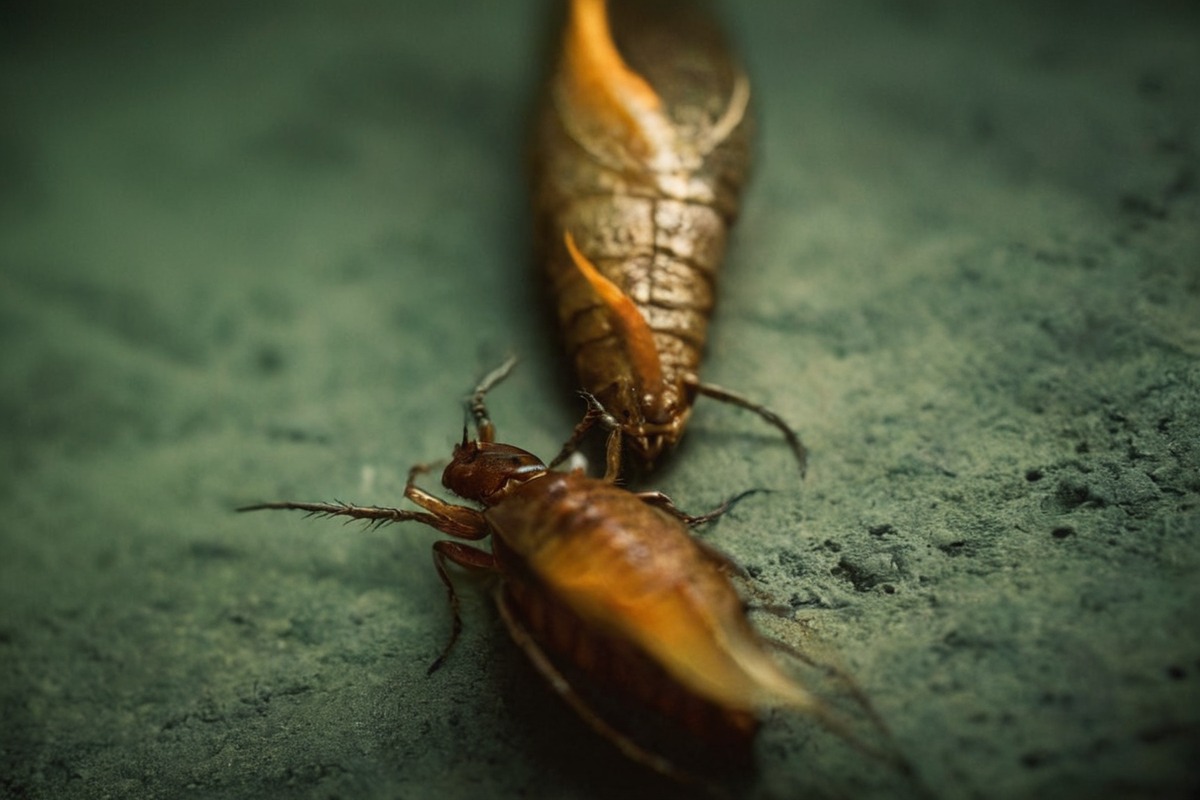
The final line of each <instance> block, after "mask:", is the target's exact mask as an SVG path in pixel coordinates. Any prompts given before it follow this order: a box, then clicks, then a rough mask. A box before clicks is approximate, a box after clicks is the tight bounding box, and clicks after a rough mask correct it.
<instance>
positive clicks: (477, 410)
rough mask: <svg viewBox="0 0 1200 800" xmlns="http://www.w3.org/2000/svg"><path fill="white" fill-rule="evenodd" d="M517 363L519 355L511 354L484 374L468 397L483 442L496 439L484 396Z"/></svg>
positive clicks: (476, 432) (472, 415)
mask: <svg viewBox="0 0 1200 800" xmlns="http://www.w3.org/2000/svg"><path fill="white" fill-rule="evenodd" d="M516 363H517V357H516V356H509V357H508V358H507V359H506V360H505V362H504V363H503V364H501V365H500V366H498V367H496V368H495V369H494V370H492V371H491V372H489V373H488V374H487V375H484V376H483V380H481V381H480V382H479V385H478V386H476V387H475V391H473V392H472V393H471V396H470V397H468V398H467V412H468V413H469V414H470V415H471V418H472V419H473V420H474V421H475V435H476V437H477V438H478V439H479V441H481V442H494V441H496V426H495V425H494V424H492V419H491V417H489V416H488V412H487V405H486V404H485V402H484V397H485V396H486V395H487V393H488V392H490V391H491V390H492V389H493V388H494V387H495V386H496V384H498V383H499V382H500V381H502V380H504V379H505V378H507V377H508V373H510V372H512V368H513V367H514V366H516Z"/></svg>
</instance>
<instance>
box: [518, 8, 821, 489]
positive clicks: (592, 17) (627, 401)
mask: <svg viewBox="0 0 1200 800" xmlns="http://www.w3.org/2000/svg"><path fill="white" fill-rule="evenodd" d="M618 5H619V7H618V8H614V9H613V16H612V25H611V27H610V20H609V10H608V6H607V5H606V3H605V0H572V2H571V4H570V9H569V13H568V20H567V24H566V28H565V34H564V37H563V44H562V48H561V53H560V55H559V58H558V62H557V68H556V69H555V70H554V72H553V74H552V76H551V79H550V82H549V86H548V88H547V91H546V93H545V100H544V102H543V104H542V109H541V111H540V113H539V115H538V117H537V121H536V126H535V136H534V139H535V141H534V150H533V156H534V157H533V170H532V171H533V207H534V216H535V224H536V226H537V229H538V230H537V240H538V242H539V246H540V247H541V248H542V250H543V251H544V252H542V253H541V254H540V258H541V260H543V261H544V262H545V264H546V268H547V270H548V272H549V278H550V289H551V292H552V294H553V296H554V298H555V301H556V304H557V310H558V317H559V323H560V326H561V328H562V331H563V337H564V340H565V343H566V349H567V351H568V354H569V355H570V356H571V358H572V359H573V360H574V362H575V370H576V373H577V376H578V378H579V382H580V384H581V386H582V388H583V390H584V391H585V392H586V393H587V394H589V395H591V396H592V397H594V398H595V399H596V400H597V401H598V403H592V404H591V411H590V412H589V414H588V415H587V416H585V417H584V419H583V421H582V422H581V423H580V425H579V427H578V428H577V429H576V431H575V434H574V435H573V436H572V437H571V440H570V441H569V442H568V443H567V445H566V446H565V447H564V450H563V452H562V453H560V455H559V457H558V458H556V459H555V460H554V461H553V462H551V465H552V466H553V465H554V464H557V463H559V462H560V461H561V460H562V459H563V458H565V457H566V456H567V455H568V454H569V452H570V451H571V450H573V449H574V448H575V446H576V445H577V444H578V443H579V441H580V440H581V439H582V438H583V436H584V434H585V433H586V432H587V430H588V429H589V428H590V427H591V426H592V425H593V424H595V423H596V422H598V421H601V417H602V415H601V414H599V412H598V411H596V408H597V407H598V406H602V407H603V408H605V409H607V411H608V416H607V417H605V418H604V419H603V421H604V422H606V423H607V427H608V428H609V429H610V431H611V432H612V433H611V434H610V437H609V440H608V454H607V461H608V473H607V474H608V476H609V477H612V476H614V475H615V474H616V473H617V471H618V469H619V462H620V453H621V443H622V441H625V442H628V444H629V447H630V449H631V450H632V452H633V454H634V455H635V456H636V457H637V458H638V459H639V460H640V461H641V462H642V463H643V464H645V465H652V464H653V463H654V461H655V460H656V459H657V458H658V457H659V456H660V455H661V454H662V453H663V452H664V451H665V450H668V449H670V448H671V447H673V446H674V445H675V444H676V443H677V442H678V440H679V438H680V436H681V435H682V434H683V429H684V427H685V426H686V424H687V420H688V417H689V416H690V414H691V410H692V404H693V403H694V402H695V399H696V397H697V396H698V395H705V396H707V397H712V398H714V399H717V400H721V401H724V402H728V403H733V404H735V405H738V406H741V407H743V408H746V409H749V410H751V411H753V412H755V413H757V414H758V415H759V416H761V417H762V418H763V419H765V420H766V421H767V422H769V423H770V424H772V425H774V426H775V427H777V428H778V429H779V430H780V431H782V432H783V435H784V436H785V437H786V438H787V441H788V444H789V445H790V446H791V448H792V450H793V451H794V452H795V454H796V458H797V459H798V460H799V462H800V465H801V471H802V472H803V468H804V462H805V452H804V447H803V445H802V444H801V443H800V440H799V437H798V436H797V435H796V433H795V432H794V431H793V430H792V429H791V428H790V427H789V426H788V425H787V423H785V422H784V421H783V419H782V418H781V417H779V415H778V414H776V413H775V412H773V411H771V410H769V409H767V408H766V407H764V406H762V405H760V404H758V403H755V402H753V401H751V400H749V399H747V398H745V397H743V396H741V395H739V394H736V393H734V392H732V391H730V390H728V389H723V388H721V387H718V386H714V385H712V384H708V383H703V382H701V381H700V378H699V376H698V370H699V366H700V360H701V356H702V354H703V349H704V346H705V341H706V339H707V332H708V321H709V317H710V316H711V314H712V310H713V304H714V300H715V287H716V282H717V271H718V268H719V267H720V264H721V261H722V259H723V257H724V253H725V243H726V238H727V236H728V232H729V228H730V226H731V225H732V224H733V221H734V218H735V217H736V216H737V211H738V205H739V198H740V195H741V190H742V185H743V184H744V182H745V177H746V173H747V169H748V166H749V139H750V136H749V127H750V116H749V113H748V111H749V101H750V88H749V83H748V81H747V80H746V77H745V74H744V73H743V72H742V70H741V68H740V67H739V66H737V64H736V63H735V62H734V60H733V58H732V57H731V55H730V53H729V50H728V49H727V47H726V45H725V43H724V41H723V39H722V37H721V36H720V34H719V32H717V31H716V30H715V28H714V27H713V26H712V24H711V22H710V21H709V20H707V19H703V18H701V17H699V16H698V15H697V13H696V10H695V9H694V8H691V7H685V6H683V5H681V4H679V3H674V4H669V5H668V7H666V8H654V9H651V8H650V7H649V6H654V5H656V4H654V3H646V2H645V0H640V1H639V2H626V3H620V4H618ZM657 5H660V6H661V5H662V4H661V3H659V4H657ZM691 5H695V4H694V3H692V4H691Z"/></svg>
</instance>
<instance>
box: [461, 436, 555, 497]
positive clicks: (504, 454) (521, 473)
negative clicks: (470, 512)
mask: <svg viewBox="0 0 1200 800" xmlns="http://www.w3.org/2000/svg"><path fill="white" fill-rule="evenodd" d="M548 471H549V470H548V468H547V467H546V465H545V464H544V463H542V460H541V459H540V458H538V457H537V456H535V455H534V454H533V453H530V452H528V451H527V450H522V449H521V448H519V447H513V446H512V445H511V444H497V443H496V442H478V441H476V442H471V441H467V439H466V437H465V436H464V437H463V441H462V444H456V445H454V457H453V458H451V459H450V463H449V464H448V465H447V466H446V469H445V470H444V471H443V472H442V485H443V486H445V487H446V488H447V489H449V490H450V491H452V492H454V493H455V494H456V495H458V496H459V497H465V498H467V499H468V500H476V501H478V502H480V503H483V504H484V505H485V506H494V505H496V504H497V503H499V502H500V501H501V500H503V499H504V498H505V497H507V496H508V494H509V492H511V491H512V490H513V489H515V488H517V487H518V486H520V485H522V484H524V483H526V482H527V481H530V480H533V479H534V478H540V477H541V476H542V475H545V474H546V473H547V472H548Z"/></svg>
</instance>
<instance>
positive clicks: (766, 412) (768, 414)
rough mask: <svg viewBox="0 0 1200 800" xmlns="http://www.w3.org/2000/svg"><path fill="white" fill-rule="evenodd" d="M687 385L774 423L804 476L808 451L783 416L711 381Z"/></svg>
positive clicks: (694, 382) (690, 382) (698, 391)
mask: <svg viewBox="0 0 1200 800" xmlns="http://www.w3.org/2000/svg"><path fill="white" fill-rule="evenodd" d="M688 387H689V388H690V389H691V390H692V391H694V392H695V393H696V394H702V395H704V396H706V397H711V398H712V399H714V400H720V401H721V402H722V403H730V404H732V405H735V406H738V407H739V408H744V409H746V410H747V411H753V412H754V413H755V414H758V415H759V416H760V417H762V418H763V419H764V420H766V421H767V422H768V423H770V424H771V425H774V426H775V427H776V428H778V429H779V431H780V432H781V433H782V434H783V438H785V439H786V440H787V443H788V447H790V448H792V453H794V454H795V456H796V461H797V462H798V463H799V464H800V475H801V477H803V476H804V473H805V470H806V469H807V466H808V451H807V450H805V448H804V443H803V442H801V441H800V437H799V436H798V435H797V434H796V432H795V431H794V430H792V428H791V426H789V425H788V424H787V423H786V422H784V420H783V417H781V416H779V415H778V414H776V413H775V412H774V411H772V410H771V409H769V408H767V407H766V406H764V405H762V404H761V403H756V402H754V401H753V400H751V399H749V398H748V397H743V396H742V395H740V394H738V393H737V392H733V391H730V390H729V389H725V388H723V387H721V386H714V385H713V384H711V383H700V382H698V381H695V380H692V381H689V382H688Z"/></svg>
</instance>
